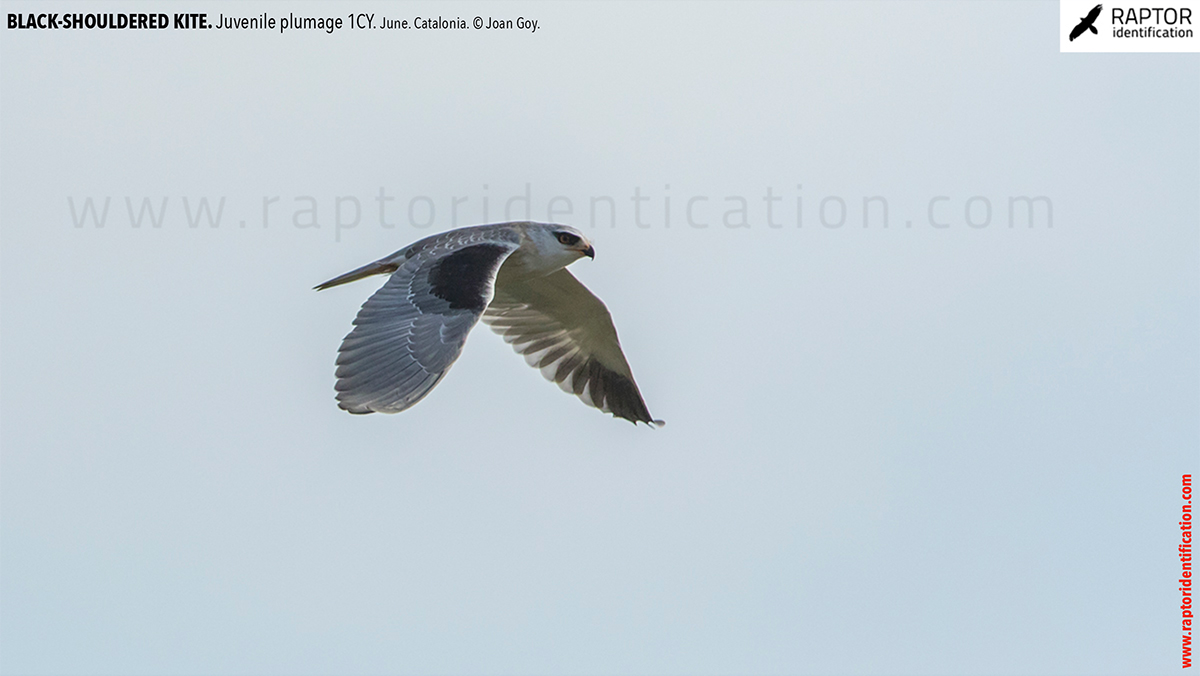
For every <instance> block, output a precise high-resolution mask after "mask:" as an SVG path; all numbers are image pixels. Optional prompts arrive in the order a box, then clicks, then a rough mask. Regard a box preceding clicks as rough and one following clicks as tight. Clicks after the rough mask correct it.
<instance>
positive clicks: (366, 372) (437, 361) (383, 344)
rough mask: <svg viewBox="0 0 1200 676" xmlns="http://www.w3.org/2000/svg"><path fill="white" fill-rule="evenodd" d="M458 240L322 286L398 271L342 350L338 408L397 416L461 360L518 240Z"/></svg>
mask: <svg viewBox="0 0 1200 676" xmlns="http://www.w3.org/2000/svg"><path fill="white" fill-rule="evenodd" d="M453 234H454V236H451V237H444V238H433V239H430V240H425V241H423V242H421V243H418V244H417V245H414V246H413V247H410V248H409V249H408V250H406V251H404V252H398V253H397V254H395V255H393V256H391V257H389V258H386V259H383V260H382V261H379V262H377V263H372V264H371V265H368V266H364V267H363V268H359V269H358V270H355V271H352V272H349V273H346V274H345V275H343V276H342V277H338V278H335V279H333V280H330V281H329V282H326V284H323V285H321V287H320V288H326V287H327V286H332V285H335V284H336V283H342V282H343V281H352V279H357V278H359V277H361V276H366V275H369V274H376V273H377V272H388V271H390V270H389V269H388V268H389V267H390V266H394V268H393V269H394V270H395V271H394V272H392V276H391V277H390V278H388V281H387V282H386V283H385V284H384V285H383V286H382V287H381V288H380V289H379V290H378V291H376V292H375V294H374V295H373V296H371V297H370V298H368V299H367V302H366V303H363V306H362V309H361V310H359V312H358V316H357V317H355V318H354V329H353V330H352V331H351V332H350V333H349V334H348V335H347V336H346V338H345V340H343V341H342V346H341V347H340V348H339V349H338V358H337V385H336V386H335V387H336V389H337V399H338V406H340V407H342V408H344V409H346V410H347V411H350V412H351V413H373V412H380V413H398V412H400V411H403V410H404V409H406V408H408V407H410V406H412V405H413V404H415V403H417V402H418V401H420V400H421V399H422V398H423V397H424V396H425V395H426V394H428V393H429V391H430V390H432V389H433V387H434V385H437V384H438V382H439V381H440V380H441V379H442V377H443V376H445V375H446V372H447V371H448V370H449V369H450V366H451V365H452V364H453V363H454V361H455V360H456V359H458V355H459V354H460V353H461V352H462V347H463V343H464V342H466V340H467V333H468V332H470V330H471V327H473V326H475V323H476V322H477V321H479V316H480V315H481V314H482V313H483V311H484V308H486V307H487V305H488V303H489V302H490V301H491V299H492V289H493V286H494V282H495V279H496V271H497V270H498V269H499V268H500V265H501V264H502V263H503V262H504V260H505V259H506V258H508V256H509V254H511V253H512V252H513V251H515V250H516V249H517V248H518V241H519V240H518V239H517V237H516V235H515V234H513V233H508V232H500V233H486V232H483V231H473V232H464V231H459V232H458V233H453Z"/></svg>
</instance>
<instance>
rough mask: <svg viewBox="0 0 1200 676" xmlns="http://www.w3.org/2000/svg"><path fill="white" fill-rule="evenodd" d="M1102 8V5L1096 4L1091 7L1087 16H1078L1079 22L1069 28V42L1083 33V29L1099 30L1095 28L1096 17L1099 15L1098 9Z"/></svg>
mask: <svg viewBox="0 0 1200 676" xmlns="http://www.w3.org/2000/svg"><path fill="white" fill-rule="evenodd" d="M1103 8H1104V5H1096V6H1095V7H1093V8H1092V11H1090V12H1088V15H1087V16H1085V17H1080V19H1079V24H1078V25H1076V26H1075V27H1074V28H1072V29H1071V42H1074V41H1075V38H1077V37H1079V36H1080V35H1083V32H1084V31H1091V32H1093V33H1098V32H1099V31H1097V30H1096V19H1097V18H1099V17H1100V10H1101V9H1103Z"/></svg>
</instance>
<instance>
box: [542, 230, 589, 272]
mask: <svg viewBox="0 0 1200 676" xmlns="http://www.w3.org/2000/svg"><path fill="white" fill-rule="evenodd" d="M537 226H538V227H536V228H532V229H531V231H530V232H529V235H530V239H531V240H532V241H533V245H534V246H536V247H537V250H538V254H539V255H540V256H542V257H543V258H545V259H547V260H548V261H553V262H555V263H561V265H562V266H567V265H570V264H571V263H574V262H575V261H577V260H579V259H580V258H583V257H584V256H587V257H588V258H595V257H596V249H595V248H593V247H592V243H591V242H589V241H588V239H587V237H584V236H583V233H582V232H579V231H578V230H576V229H575V228H572V227H570V226H568V225H556V224H553V223H539V224H537Z"/></svg>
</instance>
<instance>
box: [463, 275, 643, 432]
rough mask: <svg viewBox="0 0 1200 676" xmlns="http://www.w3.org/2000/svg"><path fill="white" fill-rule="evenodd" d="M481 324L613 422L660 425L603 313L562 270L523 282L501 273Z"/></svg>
mask: <svg viewBox="0 0 1200 676" xmlns="http://www.w3.org/2000/svg"><path fill="white" fill-rule="evenodd" d="M483 322H484V323H485V324H487V325H488V326H490V327H491V329H492V330H493V331H495V332H496V333H498V334H500V335H501V336H503V337H504V340H505V341H506V342H508V343H510V344H511V345H512V346H513V349H514V350H516V351H517V353H518V354H521V355H524V356H525V361H526V362H527V363H528V364H529V365H530V366H533V367H534V368H537V369H539V370H540V371H541V372H542V375H543V376H545V377H546V378H547V379H548V380H550V381H552V382H555V383H557V384H558V386H559V387H560V388H562V389H563V391H565V392H568V393H570V394H574V395H576V396H578V397H579V398H580V399H581V400H583V402H584V403H586V404H588V405H589V406H594V407H596V408H598V409H600V410H602V411H604V412H606V413H611V414H613V415H614V416H616V417H618V418H624V419H626V420H630V421H632V422H634V423H639V422H644V423H650V424H654V425H659V426H662V424H663V422H662V421H661V420H655V419H654V418H653V417H651V415H650V411H649V410H647V408H646V402H645V401H643V400H642V395H641V393H640V392H639V391H638V388H637V384H636V383H634V381H633V372H632V371H631V370H630V368H629V363H628V362H627V361H625V354H624V353H623V352H622V351H621V344H620V342H619V341H618V340H617V330H616V328H615V327H614V326H613V323H612V317H611V316H610V315H609V314H608V309H607V308H605V307H604V303H602V302H600V299H599V298H597V297H596V296H594V295H592V292H591V291H588V290H587V287H585V286H584V285H583V284H581V283H580V282H579V280H577V279H575V277H574V276H573V275H572V274H571V273H570V272H567V269H566V268H562V269H560V270H558V271H556V272H553V273H551V274H549V275H546V276H544V277H535V278H533V279H524V280H505V279H504V276H503V272H501V276H500V278H498V279H497V282H496V290H495V296H494V297H493V298H492V302H491V304H489V305H488V308H487V310H486V311H485V312H484V313H483Z"/></svg>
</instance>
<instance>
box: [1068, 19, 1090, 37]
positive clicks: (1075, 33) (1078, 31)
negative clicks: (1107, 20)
mask: <svg viewBox="0 0 1200 676" xmlns="http://www.w3.org/2000/svg"><path fill="white" fill-rule="evenodd" d="M1086 30H1087V21H1080V22H1079V25H1078V26H1076V27H1075V28H1073V29H1071V38H1070V39H1071V40H1074V39H1075V38H1077V37H1079V36H1080V35H1083V32H1084V31H1086Z"/></svg>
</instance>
